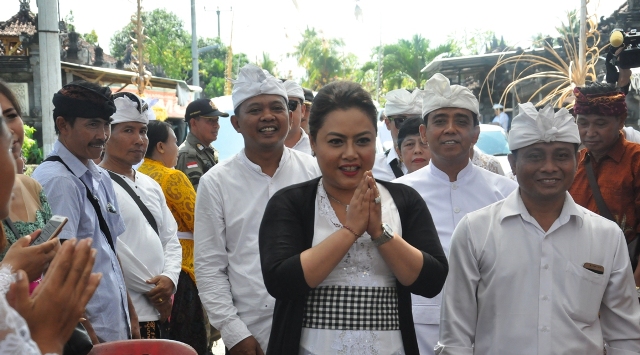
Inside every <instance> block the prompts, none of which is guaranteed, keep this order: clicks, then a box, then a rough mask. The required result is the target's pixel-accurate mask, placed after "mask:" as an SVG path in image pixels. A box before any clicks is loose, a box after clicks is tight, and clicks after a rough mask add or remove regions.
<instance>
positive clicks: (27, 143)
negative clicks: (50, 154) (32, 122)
mask: <svg viewBox="0 0 640 355" xmlns="http://www.w3.org/2000/svg"><path fill="white" fill-rule="evenodd" d="M35 132H36V129H35V128H34V127H31V126H28V125H24V144H22V155H23V156H24V157H25V159H26V161H27V164H40V163H42V158H43V153H42V148H40V147H38V142H37V141H36V140H35V139H33V134H34V133H35Z"/></svg>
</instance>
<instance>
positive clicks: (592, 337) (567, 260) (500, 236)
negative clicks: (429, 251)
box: [436, 190, 640, 355]
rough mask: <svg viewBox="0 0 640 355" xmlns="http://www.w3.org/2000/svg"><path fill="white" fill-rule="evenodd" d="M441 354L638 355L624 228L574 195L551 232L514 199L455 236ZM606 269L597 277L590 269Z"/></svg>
mask: <svg viewBox="0 0 640 355" xmlns="http://www.w3.org/2000/svg"><path fill="white" fill-rule="evenodd" d="M451 243H452V244H451V255H450V258H449V275H448V277H447V281H446V283H445V287H444V295H445V296H444V302H443V305H442V320H441V325H440V342H439V344H438V346H437V347H436V354H443V355H444V354H456V355H457V354H473V353H476V354H519V355H528V354H602V352H603V345H604V344H603V338H604V343H606V346H604V347H605V348H606V351H607V355H616V354H640V305H639V304H638V296H637V295H636V290H635V284H634V280H633V275H632V272H631V265H630V263H629V253H628V251H627V245H626V242H625V239H624V235H623V234H622V231H621V230H620V228H619V227H618V226H617V225H616V224H615V223H613V222H611V221H609V220H607V219H605V218H603V217H601V216H598V215H596V214H595V213H592V212H590V211H588V210H587V209H585V208H582V207H580V206H578V205H576V204H575V202H574V201H573V199H572V198H571V196H570V195H569V193H567V194H566V198H565V202H564V206H563V208H562V212H561V213H560V216H559V217H558V219H556V221H555V222H554V223H553V225H552V226H551V228H549V230H548V231H547V232H544V230H543V229H542V228H541V227H540V225H539V224H538V222H537V221H536V220H535V219H534V218H533V217H532V216H531V215H530V214H529V212H527V209H526V207H525V206H524V203H523V202H522V199H521V197H520V193H519V191H518V190H516V191H515V192H514V193H512V194H511V195H509V196H508V197H507V198H506V199H505V200H504V201H501V202H498V203H495V204H493V205H491V206H488V207H486V208H484V209H481V210H479V211H477V212H474V213H470V214H468V215H467V216H466V217H465V218H464V219H463V220H462V221H461V222H460V224H459V225H458V227H457V228H456V230H455V232H454V234H453V238H452V242H451ZM585 263H593V264H597V265H600V266H603V267H604V273H603V274H596V273H594V272H591V271H589V270H587V269H586V268H584V267H583V265H584V264H585Z"/></svg>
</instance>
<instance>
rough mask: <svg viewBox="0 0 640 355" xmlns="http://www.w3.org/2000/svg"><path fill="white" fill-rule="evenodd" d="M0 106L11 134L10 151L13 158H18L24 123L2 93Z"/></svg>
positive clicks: (22, 140) (22, 139) (22, 141)
mask: <svg viewBox="0 0 640 355" xmlns="http://www.w3.org/2000/svg"><path fill="white" fill-rule="evenodd" d="M0 107H2V115H3V116H4V119H5V121H6V123H7V127H9V131H10V132H11V133H12V135H13V139H12V142H11V152H12V153H13V157H14V159H18V158H19V157H20V149H22V144H23V143H24V126H23V124H24V123H23V122H22V117H20V115H18V111H17V110H16V108H15V107H14V106H13V104H12V103H11V101H10V100H9V99H8V98H7V97H6V96H4V95H3V94H0Z"/></svg>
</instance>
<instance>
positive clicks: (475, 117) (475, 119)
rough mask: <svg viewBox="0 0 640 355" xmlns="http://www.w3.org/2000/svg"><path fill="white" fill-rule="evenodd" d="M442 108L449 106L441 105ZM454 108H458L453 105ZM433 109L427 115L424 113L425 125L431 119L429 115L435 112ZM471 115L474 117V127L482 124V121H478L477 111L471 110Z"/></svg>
mask: <svg viewBox="0 0 640 355" xmlns="http://www.w3.org/2000/svg"><path fill="white" fill-rule="evenodd" d="M440 108H447V107H440ZM453 108H457V107H453ZM437 110H439V109H437ZM433 111H435V110H433ZM433 111H431V112H429V113H427V114H426V115H424V125H425V126H426V125H427V122H428V121H429V115H430V114H431V113H433ZM469 112H471V111H469ZM471 117H473V126H474V127H475V126H479V125H480V121H478V114H477V113H475V112H471Z"/></svg>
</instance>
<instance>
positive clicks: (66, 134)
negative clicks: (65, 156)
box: [56, 116, 111, 165]
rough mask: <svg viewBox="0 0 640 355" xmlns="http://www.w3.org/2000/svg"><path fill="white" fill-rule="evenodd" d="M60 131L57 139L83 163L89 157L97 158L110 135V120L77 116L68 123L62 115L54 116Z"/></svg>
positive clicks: (85, 162) (86, 161)
mask: <svg viewBox="0 0 640 355" xmlns="http://www.w3.org/2000/svg"><path fill="white" fill-rule="evenodd" d="M56 127H58V130H59V131H60V135H59V136H58V139H59V140H60V142H62V144H64V146H65V147H67V149H68V150H69V151H70V152H71V154H73V155H75V156H76V158H78V159H79V160H80V161H81V162H82V163H83V164H85V165H87V163H88V161H89V159H98V158H100V155H101V154H102V150H103V149H104V145H105V143H106V142H107V140H109V136H110V135H111V123H110V120H106V119H103V118H83V117H78V118H76V119H75V121H74V122H73V123H70V122H68V121H66V120H65V119H64V117H62V116H58V117H57V118H56Z"/></svg>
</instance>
